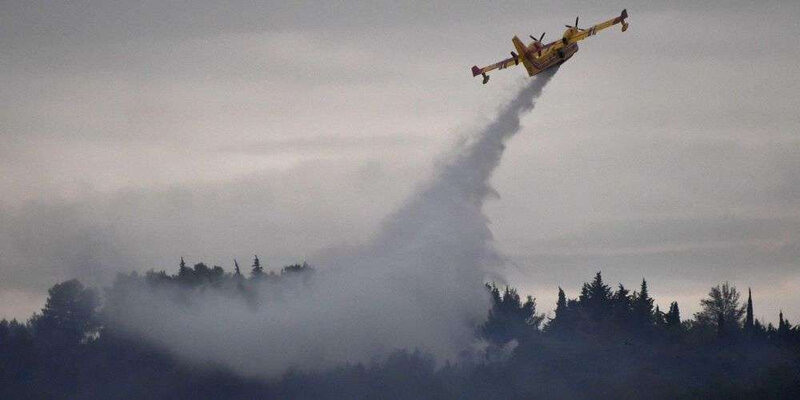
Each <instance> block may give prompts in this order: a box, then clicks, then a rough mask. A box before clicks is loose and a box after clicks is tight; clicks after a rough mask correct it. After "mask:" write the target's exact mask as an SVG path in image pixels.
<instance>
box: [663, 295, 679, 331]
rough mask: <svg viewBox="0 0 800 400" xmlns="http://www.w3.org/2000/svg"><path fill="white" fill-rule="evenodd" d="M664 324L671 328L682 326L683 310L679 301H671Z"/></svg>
mask: <svg viewBox="0 0 800 400" xmlns="http://www.w3.org/2000/svg"><path fill="white" fill-rule="evenodd" d="M664 324H665V325H666V326H667V327H669V328H673V327H680V326H681V312H680V310H679V309H678V302H677V301H673V302H672V303H670V305H669V311H667V313H666V314H665V315H664Z"/></svg>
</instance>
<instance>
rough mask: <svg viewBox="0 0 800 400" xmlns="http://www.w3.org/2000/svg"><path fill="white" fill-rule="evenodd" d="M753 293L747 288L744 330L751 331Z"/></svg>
mask: <svg viewBox="0 0 800 400" xmlns="http://www.w3.org/2000/svg"><path fill="white" fill-rule="evenodd" d="M753 327H754V326H753V292H752V291H751V290H750V288H747V314H746V317H745V319H744V330H746V331H748V332H752V331H753Z"/></svg>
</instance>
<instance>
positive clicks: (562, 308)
mask: <svg viewBox="0 0 800 400" xmlns="http://www.w3.org/2000/svg"><path fill="white" fill-rule="evenodd" d="M566 313H567V296H566V295H565V294H564V289H561V286H559V287H558V301H556V317H555V318H554V319H556V320H558V319H563V318H564V317H565V316H566Z"/></svg>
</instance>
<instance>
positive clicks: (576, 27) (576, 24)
mask: <svg viewBox="0 0 800 400" xmlns="http://www.w3.org/2000/svg"><path fill="white" fill-rule="evenodd" d="M578 18H580V17H579V16H578V17H575V26H570V25H564V26H566V27H567V28H575V29H577V30H579V31H582V30H584V29H581V28H578Z"/></svg>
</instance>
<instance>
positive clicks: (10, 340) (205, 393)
mask: <svg viewBox="0 0 800 400" xmlns="http://www.w3.org/2000/svg"><path fill="white" fill-rule="evenodd" d="M314 276H315V275H314V269H313V268H312V267H310V266H308V265H307V264H304V263H303V264H295V265H290V266H286V267H283V268H282V269H280V271H278V272H267V271H266V270H265V268H264V267H263V266H262V265H261V261H260V260H259V259H258V257H256V258H255V259H254V260H253V262H252V265H251V266H250V267H249V271H242V270H241V269H240V267H239V264H238V262H236V261H234V270H233V271H232V272H226V271H225V270H223V269H222V268H221V267H218V266H214V267H208V266H207V265H205V264H203V263H199V264H196V265H194V266H193V267H189V266H187V265H186V263H185V262H184V260H183V259H181V262H180V265H179V268H178V272H177V273H176V274H168V273H166V272H165V271H159V272H156V271H149V272H147V273H145V274H143V275H139V274H136V273H131V274H128V275H120V276H119V277H118V279H117V280H116V281H115V283H114V284H113V285H112V286H111V287H109V288H107V289H105V292H104V295H103V296H102V301H101V296H100V295H99V293H98V292H97V291H96V290H94V289H92V288H87V287H85V286H84V285H82V284H81V283H80V282H78V281H77V280H70V281H66V282H63V283H60V284H57V285H55V286H53V287H52V288H51V289H50V290H49V296H48V299H47V301H46V303H45V306H44V308H43V309H42V311H41V312H40V313H36V314H34V315H33V316H32V317H31V318H30V319H29V320H28V321H27V322H24V323H21V322H18V321H15V320H14V321H6V320H2V321H1V322H0V398H2V399H67V398H68V399H142V398H150V399H162V398H163V399H190V398H191V399H254V398H264V399H271V398H274V399H350V398H354V399H355V398H361V399H537V398H542V399H552V398H562V399H563V398H568V399H598V398H609V399H610V398H615V399H617V398H648V399H661V398H663V399H676V398H686V399H695V398H719V399H736V398H741V399H750V398H776V399H777V398H785V399H790V398H800V326H793V325H792V324H791V323H790V322H789V321H787V320H786V319H784V317H783V314H782V313H780V314H779V316H778V321H779V322H778V326H774V325H772V324H765V323H763V322H761V321H759V320H758V319H756V318H754V314H753V310H754V302H753V297H752V293H750V291H749V290H748V293H747V299H746V300H745V299H743V298H742V296H743V294H742V293H740V292H739V290H738V289H737V288H736V287H734V286H732V285H730V284H728V283H722V284H720V285H717V286H715V287H713V288H711V290H710V291H709V293H708V297H706V298H704V299H703V300H701V310H700V311H699V312H698V313H696V314H694V315H693V316H691V318H683V317H682V315H681V311H680V308H679V305H678V303H676V302H672V303H671V304H670V306H669V308H668V309H667V310H666V311H664V310H661V309H660V308H659V307H658V306H654V304H655V301H654V299H653V298H652V297H650V295H649V290H648V283H647V282H646V281H645V280H642V282H641V285H640V286H639V287H638V288H637V289H636V290H634V291H630V290H629V289H627V288H625V287H624V286H623V285H622V284H619V285H618V286H617V287H616V288H614V289H612V288H611V287H610V286H609V285H607V284H606V283H605V282H604V281H603V277H602V275H601V274H600V273H599V272H598V273H597V274H596V276H595V277H594V279H593V280H592V281H591V282H587V283H585V284H584V285H583V287H582V288H581V290H580V295H579V296H578V297H577V298H574V299H570V298H567V296H566V295H565V293H564V291H563V290H562V289H561V288H559V292H558V301H557V303H556V308H555V312H554V313H553V315H552V316H551V317H547V316H545V315H544V314H542V313H538V312H537V305H536V301H535V299H533V298H532V297H527V298H526V299H523V298H522V297H521V296H520V295H519V294H518V293H517V291H516V290H514V289H513V288H511V287H504V288H500V287H497V286H496V285H494V284H488V285H487V290H488V292H489V294H490V296H491V298H492V306H491V309H490V310H487V311H488V316H487V319H486V321H485V322H484V323H483V324H482V325H480V326H477V327H476V329H475V335H476V339H479V340H480V342H482V343H484V344H485V346H484V347H483V348H481V349H480V350H471V351H467V349H465V352H464V355H463V357H461V358H460V359H459V360H452V361H449V362H447V363H446V364H444V365H437V363H436V362H435V360H434V359H433V358H432V357H431V356H430V355H427V354H424V353H421V352H419V351H416V350H414V349H407V350H401V351H397V352H395V353H392V354H390V355H389V356H387V357H386V358H384V359H382V360H376V361H374V362H371V363H367V364H347V365H341V366H340V367H337V368H334V369H331V370H327V371H322V372H313V373H312V372H304V371H294V370H289V371H287V372H286V374H285V375H284V376H283V377H281V378H280V379H276V380H273V381H270V382H266V381H262V380H255V379H246V378H242V377H239V376H237V375H235V374H233V373H231V372H230V371H227V370H225V369H224V368H222V367H213V366H203V367H197V366H193V365H191V364H186V363H183V362H181V361H180V360H176V359H174V358H173V357H172V356H170V355H169V353H167V352H164V351H162V350H160V349H158V348H156V347H153V346H151V345H149V344H147V343H145V342H143V341H141V340H139V339H138V338H136V337H131V336H130V335H126V334H125V333H123V332H119V331H116V330H115V329H114V328H113V326H111V324H108V323H107V321H109V320H110V318H109V313H124V312H125V310H124V309H120V307H119V304H116V303H115V298H116V297H117V296H120V295H121V294H122V293H124V291H125V290H127V288H130V287H131V285H147V286H151V287H160V288H162V289H163V288H166V289H167V290H169V289H170V288H174V289H175V290H174V291H175V292H176V293H178V292H180V291H185V290H189V291H193V290H218V291H221V292H222V293H226V294H229V295H231V296H241V297H242V298H243V299H245V300H246V301H247V303H249V304H252V305H253V306H254V307H258V304H259V298H260V296H264V295H269V292H270V291H280V290H282V288H284V287H286V286H287V284H285V282H287V281H288V280H292V279H295V278H300V279H314ZM265 292H266V294H265Z"/></svg>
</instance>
